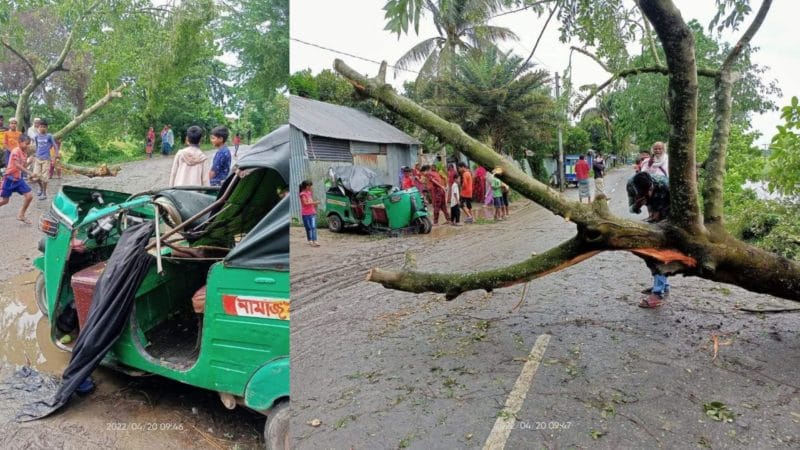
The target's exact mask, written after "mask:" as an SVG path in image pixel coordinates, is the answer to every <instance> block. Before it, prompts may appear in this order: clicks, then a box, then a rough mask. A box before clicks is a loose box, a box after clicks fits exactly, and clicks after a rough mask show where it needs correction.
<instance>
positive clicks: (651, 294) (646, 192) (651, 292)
mask: <svg viewBox="0 0 800 450" xmlns="http://www.w3.org/2000/svg"><path fill="white" fill-rule="evenodd" d="M627 191H628V206H629V208H630V212H632V213H633V214H639V213H641V212H642V206H645V205H646V206H647V210H648V211H649V215H648V217H647V219H645V222H649V223H655V222H661V221H663V220H666V219H667V218H668V217H669V203H670V201H669V179H668V178H667V177H662V176H658V175H651V174H650V173H648V172H639V173H637V174H636V175H634V176H633V177H631V179H630V180H628V184H627ZM647 266H648V267H649V268H650V271H651V272H652V273H653V287H651V288H648V289H645V290H644V291H642V293H643V294H647V297H645V298H643V299H642V301H641V302H640V303H639V306H640V307H642V308H658V307H659V306H661V304H662V303H663V302H664V299H665V298H666V297H667V296H668V295H669V290H670V285H669V280H668V278H667V276H666V275H663V274H661V273H658V270H657V269H656V267H655V265H654V264H652V263H650V262H648V264H647Z"/></svg>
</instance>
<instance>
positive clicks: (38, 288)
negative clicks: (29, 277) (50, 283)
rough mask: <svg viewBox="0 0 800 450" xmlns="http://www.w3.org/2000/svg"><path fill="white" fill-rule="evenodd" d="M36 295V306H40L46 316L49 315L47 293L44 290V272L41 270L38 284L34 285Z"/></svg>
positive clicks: (37, 280)
mask: <svg viewBox="0 0 800 450" xmlns="http://www.w3.org/2000/svg"><path fill="white" fill-rule="evenodd" d="M34 296H35V297H36V306H38V307H39V311H41V312H42V314H44V316H45V317H48V316H49V315H48V314H47V294H46V293H45V291H44V274H43V273H41V272H39V275H38V276H37V277H36V284H35V285H34Z"/></svg>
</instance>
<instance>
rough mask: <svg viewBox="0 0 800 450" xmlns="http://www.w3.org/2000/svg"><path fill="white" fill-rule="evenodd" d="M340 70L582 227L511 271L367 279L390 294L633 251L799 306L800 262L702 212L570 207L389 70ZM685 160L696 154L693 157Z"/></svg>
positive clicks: (450, 292) (676, 270)
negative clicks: (669, 214) (666, 218)
mask: <svg viewBox="0 0 800 450" xmlns="http://www.w3.org/2000/svg"><path fill="white" fill-rule="evenodd" d="M682 51H683V52H685V51H686V50H685V49H682ZM384 64H385V63H384ZM334 67H335V69H336V71H337V72H339V73H340V74H341V75H342V76H344V77H345V78H346V79H347V80H348V81H350V83H351V84H352V85H353V87H354V88H355V90H356V91H357V92H358V93H360V94H362V95H365V96H368V97H371V98H374V99H376V100H378V101H380V102H381V103H383V104H384V105H385V106H386V107H387V108H389V109H390V110H392V111H393V112H395V113H397V114H399V115H401V116H403V117H405V118H407V119H409V120H410V121H412V122H414V123H415V124H417V125H418V126H420V127H422V128H424V129H426V130H428V131H429V132H431V133H432V134H434V135H436V136H437V137H439V138H440V139H442V140H443V141H446V142H449V143H451V144H453V145H455V146H456V148H457V150H459V151H461V152H462V153H464V154H466V155H467V156H468V157H469V158H470V159H472V160H473V161H476V162H477V163H479V164H481V165H482V166H484V167H486V168H490V169H495V171H496V173H498V177H500V178H501V179H502V180H503V181H504V182H505V183H507V184H508V185H509V186H511V187H512V188H513V189H515V190H516V191H518V192H520V193H521V194H522V195H524V196H525V197H527V198H529V199H531V200H533V201H534V202H536V203H538V204H539V205H542V206H543V207H545V208H547V209H548V210H550V211H551V212H553V213H554V214H557V215H560V216H562V217H564V218H565V219H566V220H569V221H572V222H574V223H576V224H577V226H578V234H577V236H575V237H574V238H573V239H571V240H569V241H567V242H565V243H563V244H561V245H560V246H558V247H555V248H554V249H551V250H549V251H547V252H545V253H543V254H541V255H538V256H534V257H532V258H530V259H528V260H527V261H524V262H521V263H518V264H515V265H511V266H508V267H503V268H498V269H492V270H488V271H482V272H475V273H469V274H453V273H422V272H415V271H410V270H402V271H392V270H384V269H373V270H371V271H370V273H369V274H368V280H370V281H375V282H378V283H381V284H382V285H383V286H385V287H388V288H392V289H398V290H403V291H408V292H417V293H419V292H439V293H443V294H446V295H447V296H448V298H454V297H455V296H457V295H459V294H460V293H462V292H465V291H467V290H474V289H486V290H492V289H495V288H497V287H505V286H510V285H513V284H516V283H523V282H526V281H529V280H531V279H534V278H538V277H541V276H544V275H547V274H550V273H553V272H556V271H559V270H562V269H564V268H566V267H569V266H571V265H573V264H576V263H577V262H580V261H583V260H585V259H588V258H590V257H592V256H594V255H595V254H597V253H600V252H602V251H609V250H628V251H632V252H633V253H634V254H637V256H640V257H641V258H643V259H645V261H646V262H647V263H648V266H649V267H650V268H651V270H653V271H655V272H658V273H664V274H683V275H691V276H698V277H702V278H705V279H709V280H713V281H720V282H725V283H730V284H734V285H738V286H741V287H743V288H745V289H748V290H750V291H754V292H761V293H765V294H771V295H775V296H778V297H783V298H786V299H789V300H795V301H800V264H798V263H796V262H794V261H789V260H787V259H786V258H783V257H781V256H778V255H775V254H772V253H769V252H766V251H764V250H761V249H759V248H756V247H753V246H750V245H747V244H745V243H743V242H741V241H738V240H736V239H734V238H733V237H731V236H730V235H728V234H727V233H726V232H725V231H724V230H723V229H721V228H720V227H712V228H711V229H706V228H705V227H703V224H702V216H700V215H699V214H692V213H688V214H687V213H684V214H682V215H679V216H678V218H677V220H676V222H675V223H670V222H664V223H660V224H657V225H648V224H644V223H639V222H634V221H631V220H627V219H623V218H619V217H615V216H612V215H611V213H610V212H609V210H608V206H607V202H606V199H605V197H604V196H598V198H597V199H596V200H595V202H594V203H593V204H592V205H591V206H588V205H582V204H579V203H577V202H573V201H570V200H568V199H566V198H565V197H563V196H562V195H560V194H559V193H558V192H556V191H554V190H552V189H550V188H548V187H547V186H545V185H544V184H542V183H540V182H538V181H536V180H534V179H532V178H530V177H528V176H527V175H526V174H525V173H523V172H522V171H521V170H519V169H518V168H516V167H515V166H514V165H512V164H510V163H509V162H508V161H507V160H505V159H503V158H502V157H501V156H500V155H499V154H497V153H496V152H495V151H493V150H492V149H491V148H489V147H487V146H486V145H484V144H482V143H481V142H479V141H477V140H476V139H473V138H472V137H470V136H469V135H467V134H466V133H464V132H463V131H462V130H461V128H460V127H459V126H458V125H456V124H453V123H450V122H447V121H445V120H444V119H442V118H440V117H438V116H437V115H435V114H434V113H432V112H430V111H428V110H426V109H424V108H422V107H421V106H419V105H417V104H416V103H414V102H413V101H411V100H409V99H407V98H405V97H402V96H400V95H398V94H397V93H396V92H395V91H394V89H392V87H391V86H390V85H388V84H386V82H385V80H384V78H383V74H385V67H382V68H381V70H380V72H379V75H378V77H376V78H372V79H367V78H366V77H364V76H362V75H360V74H359V73H358V72H356V71H355V70H353V69H352V68H350V67H348V66H347V65H346V64H345V63H344V62H342V61H341V60H336V62H335V64H334ZM692 145H693V144H692ZM687 154H689V155H693V152H687ZM685 155H686V154H683V155H681V156H684V157H685ZM679 167H680V166H679ZM698 219H699V220H698Z"/></svg>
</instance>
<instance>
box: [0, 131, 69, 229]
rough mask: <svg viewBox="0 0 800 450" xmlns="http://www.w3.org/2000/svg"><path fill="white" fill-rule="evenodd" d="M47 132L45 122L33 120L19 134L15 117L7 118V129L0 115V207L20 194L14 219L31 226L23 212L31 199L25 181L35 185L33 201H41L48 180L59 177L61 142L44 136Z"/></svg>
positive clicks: (45, 196) (45, 191)
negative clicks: (1, 173)
mask: <svg viewBox="0 0 800 450" xmlns="http://www.w3.org/2000/svg"><path fill="white" fill-rule="evenodd" d="M47 129H48V123H47V121H46V120H43V119H40V118H38V117H37V118H35V119H34V120H33V125H32V126H31V127H29V128H28V130H26V132H25V133H23V132H22V130H20V129H19V127H18V122H17V119H16V118H11V119H10V120H9V124H8V126H5V117H3V116H2V115H0V143H2V146H3V152H2V158H1V159H2V161H0V165H2V167H4V172H3V180H2V187H0V206H3V205H6V204H8V202H9V200H10V198H11V195H12V194H14V193H17V194H20V195H22V196H23V204H22V208H21V209H20V212H19V214H18V215H17V220H19V221H21V222H23V223H26V224H30V223H31V222H30V220H29V219H28V218H27V217H26V212H27V210H28V206H30V203H31V201H32V199H33V194H32V193H31V192H32V189H31V187H30V186H29V185H28V183H27V181H31V182H35V183H36V186H37V187H38V190H37V193H36V195H37V198H38V199H39V200H45V199H47V184H48V182H49V180H50V178H52V177H54V176H56V177H59V178H60V177H61V168H60V164H59V161H60V155H59V150H60V148H61V142H60V141H58V140H57V139H55V138H54V137H53V135H52V134H50V133H48V132H47Z"/></svg>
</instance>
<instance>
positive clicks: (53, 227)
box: [39, 214, 58, 237]
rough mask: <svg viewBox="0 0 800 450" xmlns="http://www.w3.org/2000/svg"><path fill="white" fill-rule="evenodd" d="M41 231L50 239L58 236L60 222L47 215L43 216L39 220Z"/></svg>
mask: <svg viewBox="0 0 800 450" xmlns="http://www.w3.org/2000/svg"><path fill="white" fill-rule="evenodd" d="M39 230H40V231H41V232H42V233H44V234H46V235H48V236H50V237H55V236H56V235H57V234H58V220H56V219H55V218H53V217H52V216H49V215H47V214H42V216H41V217H40V218H39Z"/></svg>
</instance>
